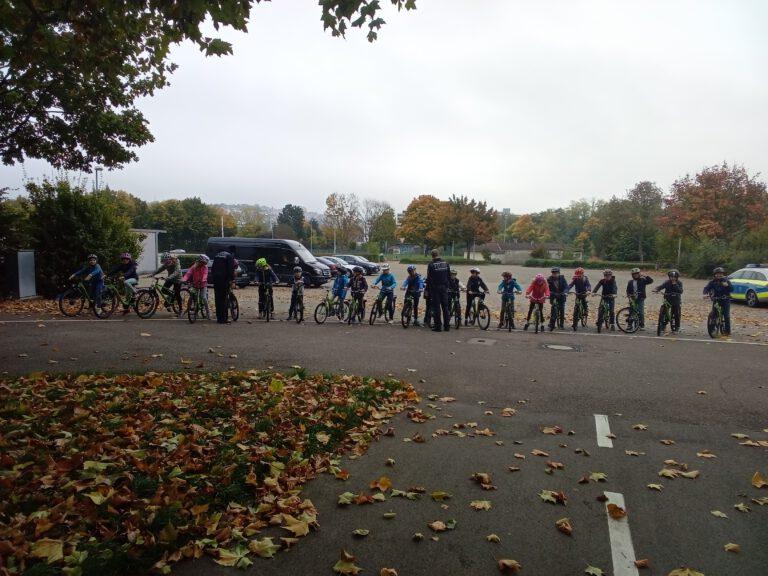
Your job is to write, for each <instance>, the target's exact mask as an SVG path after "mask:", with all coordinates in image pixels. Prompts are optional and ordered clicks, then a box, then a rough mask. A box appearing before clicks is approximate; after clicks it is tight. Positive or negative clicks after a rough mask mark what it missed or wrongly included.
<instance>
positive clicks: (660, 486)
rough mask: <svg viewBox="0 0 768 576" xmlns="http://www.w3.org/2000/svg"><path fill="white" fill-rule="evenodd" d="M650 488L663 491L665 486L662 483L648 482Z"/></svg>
mask: <svg viewBox="0 0 768 576" xmlns="http://www.w3.org/2000/svg"><path fill="white" fill-rule="evenodd" d="M648 488H650V489H651V490H656V491H658V492H661V491H662V490H664V486H662V485H661V484H648Z"/></svg>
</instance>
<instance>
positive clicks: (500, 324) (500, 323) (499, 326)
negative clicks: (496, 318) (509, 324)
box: [496, 322, 504, 330]
mask: <svg viewBox="0 0 768 576" xmlns="http://www.w3.org/2000/svg"><path fill="white" fill-rule="evenodd" d="M502 328H504V322H499V325H498V326H497V327H496V329H497V330H501V329H502Z"/></svg>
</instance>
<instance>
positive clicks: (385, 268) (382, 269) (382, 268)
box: [381, 263, 389, 272]
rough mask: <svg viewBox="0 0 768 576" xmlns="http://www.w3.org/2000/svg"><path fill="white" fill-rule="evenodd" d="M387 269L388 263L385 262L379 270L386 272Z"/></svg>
mask: <svg viewBox="0 0 768 576" xmlns="http://www.w3.org/2000/svg"><path fill="white" fill-rule="evenodd" d="M387 270H389V264H386V263H384V264H382V265H381V271H382V272H386V271H387Z"/></svg>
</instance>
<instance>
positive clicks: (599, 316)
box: [597, 306, 605, 334]
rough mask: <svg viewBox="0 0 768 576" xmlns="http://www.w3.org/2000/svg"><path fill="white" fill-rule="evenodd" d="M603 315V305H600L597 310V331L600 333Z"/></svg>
mask: <svg viewBox="0 0 768 576" xmlns="http://www.w3.org/2000/svg"><path fill="white" fill-rule="evenodd" d="M603 316H605V313H604V311H603V307H602V306H600V308H598V310H597V333H598V334H600V332H602V330H603Z"/></svg>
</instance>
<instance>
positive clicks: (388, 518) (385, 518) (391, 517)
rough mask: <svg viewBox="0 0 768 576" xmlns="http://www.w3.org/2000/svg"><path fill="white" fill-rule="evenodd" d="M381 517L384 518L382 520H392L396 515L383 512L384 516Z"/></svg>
mask: <svg viewBox="0 0 768 576" xmlns="http://www.w3.org/2000/svg"><path fill="white" fill-rule="evenodd" d="M381 516H382V517H383V518H384V520H394V518H395V516H397V514H396V513H395V512H384V514H382V515H381Z"/></svg>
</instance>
